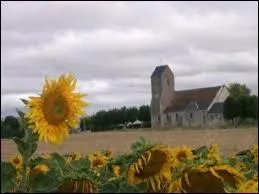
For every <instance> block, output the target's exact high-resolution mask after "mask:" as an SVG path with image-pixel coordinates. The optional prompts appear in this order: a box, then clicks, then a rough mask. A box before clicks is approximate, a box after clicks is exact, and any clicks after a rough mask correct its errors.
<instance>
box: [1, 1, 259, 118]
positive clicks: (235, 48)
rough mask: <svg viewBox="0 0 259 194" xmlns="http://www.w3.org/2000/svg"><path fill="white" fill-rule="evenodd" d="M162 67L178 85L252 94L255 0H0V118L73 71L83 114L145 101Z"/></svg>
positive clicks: (254, 84)
mask: <svg viewBox="0 0 259 194" xmlns="http://www.w3.org/2000/svg"><path fill="white" fill-rule="evenodd" d="M163 64H169V66H170V68H171V69H172V71H173V73H174V75H175V87H176V90H181V89H189V88H190V89H191V88H196V87H207V86H215V85H221V84H228V83H229V82H234V81H237V82H241V83H246V84H247V85H248V86H249V87H250V88H251V89H252V91H253V93H255V94H258V89H257V88H258V84H257V82H258V81H257V80H258V2H257V1H253V2H76V1H73V2H68V1H67V2H47V1H46V2H43V1H42V2H36V1H35V2H1V70H2V71H1V115H2V116H3V115H7V114H13V113H14V112H15V108H16V107H21V106H22V105H23V104H22V103H21V102H20V101H19V98H21V97H23V98H27V97H28V96H31V95H35V94H37V93H40V91H41V89H42V86H43V82H44V77H45V76H46V75H47V76H49V77H51V78H57V77H58V76H59V75H60V74H62V73H66V72H72V73H73V74H74V75H75V76H76V77H77V78H78V90H79V91H80V92H86V93H88V94H89V96H88V97H87V98H86V100H87V101H88V102H90V103H91V106H90V107H89V108H88V113H89V114H92V113H94V112H96V111H98V110H101V109H109V108H114V107H121V106H123V105H126V106H135V105H137V106H138V105H142V104H150V100H151V84H150V76H151V74H152V72H153V71H154V69H155V67H156V66H157V65H163Z"/></svg>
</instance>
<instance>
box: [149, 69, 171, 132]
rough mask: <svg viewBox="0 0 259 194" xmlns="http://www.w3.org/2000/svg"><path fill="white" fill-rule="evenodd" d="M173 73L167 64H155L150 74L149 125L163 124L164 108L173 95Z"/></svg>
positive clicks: (158, 125)
mask: <svg viewBox="0 0 259 194" xmlns="http://www.w3.org/2000/svg"><path fill="white" fill-rule="evenodd" d="M174 91H175V89H174V74H173V72H172V71H171V69H170V68H169V66H168V65H162V66H157V67H156V68H155V70H154V72H153V73H152V75H151V92H152V99H151V105H150V111H151V126H152V128H161V127H163V126H164V125H165V122H166V121H165V119H166V116H165V115H164V114H163V112H164V110H165V109H166V108H167V107H168V106H169V105H170V103H171V102H172V99H173V96H174Z"/></svg>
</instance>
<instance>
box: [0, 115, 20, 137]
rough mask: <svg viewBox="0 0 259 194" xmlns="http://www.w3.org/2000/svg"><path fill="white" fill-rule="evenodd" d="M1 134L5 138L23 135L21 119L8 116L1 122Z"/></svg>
mask: <svg viewBox="0 0 259 194" xmlns="http://www.w3.org/2000/svg"><path fill="white" fill-rule="evenodd" d="M1 136H2V137H4V138H11V137H23V136H24V131H23V130H22V128H21V127H20V123H19V120H18V119H17V118H16V117H14V116H6V117H5V119H4V120H3V121H2V123H1Z"/></svg>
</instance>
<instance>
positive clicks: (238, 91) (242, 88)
mask: <svg viewBox="0 0 259 194" xmlns="http://www.w3.org/2000/svg"><path fill="white" fill-rule="evenodd" d="M228 90H229V93H230V96H232V97H234V98H238V97H240V96H249V95H250V94H251V90H250V89H249V88H248V87H247V85H246V84H240V83H236V82H235V83H230V84H229V85H228Z"/></svg>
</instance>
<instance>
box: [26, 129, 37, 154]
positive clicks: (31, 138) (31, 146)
mask: <svg viewBox="0 0 259 194" xmlns="http://www.w3.org/2000/svg"><path fill="white" fill-rule="evenodd" d="M38 139H39V135H38V134H37V133H33V131H32V129H31V128H28V129H27V132H26V136H25V140H26V143H27V146H28V147H27V150H26V155H27V156H28V157H31V156H32V155H33V154H34V153H35V151H36V150H37V147H38Z"/></svg>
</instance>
